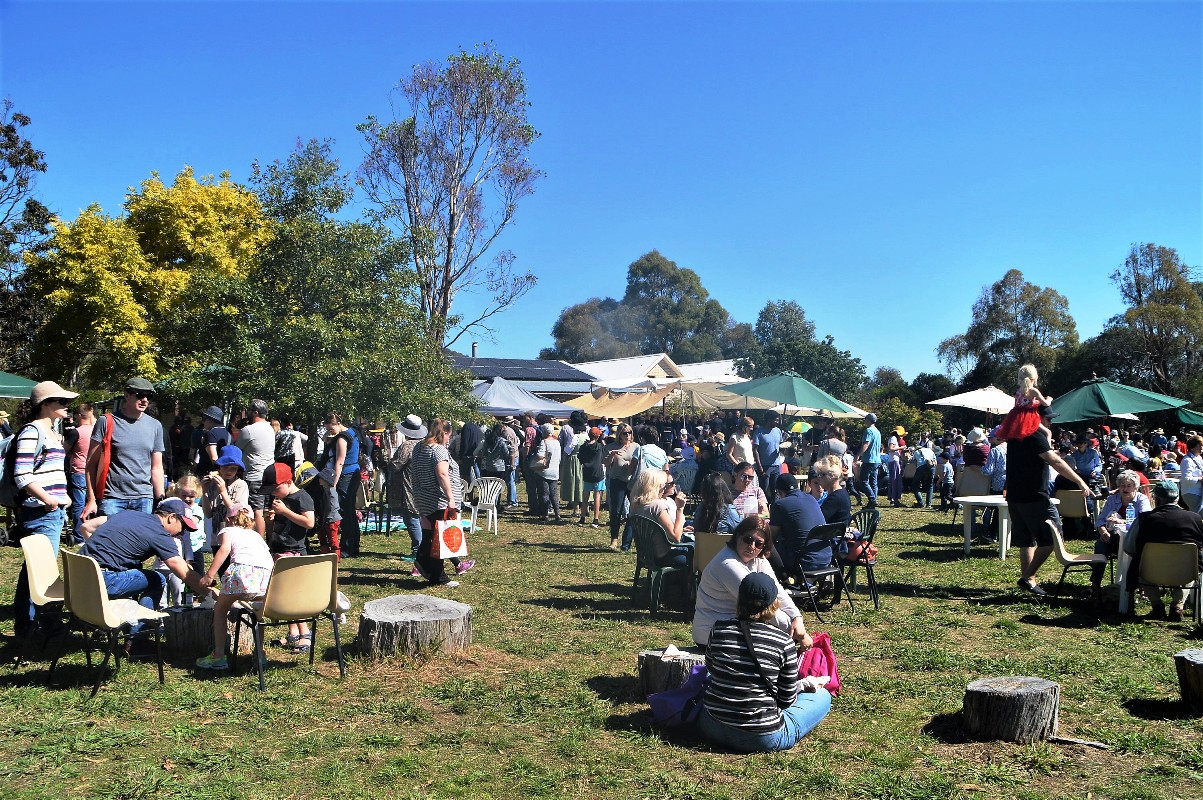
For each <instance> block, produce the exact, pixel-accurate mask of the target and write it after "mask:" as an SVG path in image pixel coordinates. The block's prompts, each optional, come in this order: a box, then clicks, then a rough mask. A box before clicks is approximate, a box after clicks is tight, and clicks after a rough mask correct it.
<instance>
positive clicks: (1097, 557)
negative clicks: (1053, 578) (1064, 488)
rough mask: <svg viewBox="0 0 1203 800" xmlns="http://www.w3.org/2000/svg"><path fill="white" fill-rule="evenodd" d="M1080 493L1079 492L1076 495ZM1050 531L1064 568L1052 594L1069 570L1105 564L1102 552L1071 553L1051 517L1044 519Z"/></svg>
mask: <svg viewBox="0 0 1203 800" xmlns="http://www.w3.org/2000/svg"><path fill="white" fill-rule="evenodd" d="M1081 496H1082V494H1081V493H1080V492H1079V493H1078V497H1081ZM1045 524H1046V525H1048V528H1049V530H1050V531H1052V532H1053V554H1054V555H1055V556H1056V557H1057V561H1058V562H1060V564H1061V566H1062V567H1064V569H1062V570H1061V580H1059V581H1057V588H1056V590H1055V591H1053V596H1054V597H1055V596H1057V595H1058V594H1059V593H1060V592H1061V584H1063V583H1065V576H1066V575H1068V574H1069V573H1071V572H1089V571H1090V570H1092V569H1094V568H1095V567H1096V566H1103V567H1105V566H1107V561H1108V558H1107V556H1106V555H1104V554H1103V553H1081V554H1079V553H1071V552H1069V550H1067V549H1066V547H1065V539H1064V538H1063V537H1062V536H1061V531H1060V529H1059V528H1057V526H1056V525H1055V524H1054V523H1053V521H1052V520H1051V519H1049V520H1045Z"/></svg>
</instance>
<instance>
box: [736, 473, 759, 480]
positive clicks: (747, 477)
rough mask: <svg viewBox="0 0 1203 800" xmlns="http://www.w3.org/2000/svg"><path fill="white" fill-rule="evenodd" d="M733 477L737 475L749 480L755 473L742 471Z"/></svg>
mask: <svg viewBox="0 0 1203 800" xmlns="http://www.w3.org/2000/svg"><path fill="white" fill-rule="evenodd" d="M735 477H737V478H743V479H744V480H745V481H750V480H752V479H753V478H755V477H756V476H755V475H753V474H751V473H743V472H741V473H739V474H738V475H736V476H735Z"/></svg>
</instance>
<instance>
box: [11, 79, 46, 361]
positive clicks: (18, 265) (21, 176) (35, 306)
mask: <svg viewBox="0 0 1203 800" xmlns="http://www.w3.org/2000/svg"><path fill="white" fill-rule="evenodd" d="M30 122H31V120H30V118H29V117H28V116H26V115H25V114H22V113H21V112H19V111H14V110H13V102H12V100H9V99H8V98H5V99H4V100H3V101H2V102H0V319H3V320H4V324H3V325H0V368H2V369H4V370H7V371H24V370H26V369H28V368H29V366H30V361H31V351H32V347H33V337H34V333H35V331H36V330H37V325H38V322H39V317H40V315H41V304H40V302H39V300H40V295H38V294H36V293H34V292H31V291H28V286H27V283H26V281H25V275H24V273H25V263H24V254H25V253H26V252H32V251H34V250H36V249H37V248H38V247H39V246H40V245H41V244H42V243H43V242H44V241H45V240H46V238H47V237H48V236H49V234H50V222H51V218H52V215H51V213H50V210H49V209H47V208H46V206H44V205H42V204H41V203H40V202H39V201H38V200H37V198H35V197H34V196H33V195H34V191H35V189H36V178H37V174H38V173H40V172H45V171H46V156H45V154H44V153H42V151H40V150H38V149H36V148H35V147H34V146H33V144H32V143H31V142H30V141H29V139H27V138H25V135H24V132H23V131H22V129H23V128H25V127H27V126H28V125H29V124H30Z"/></svg>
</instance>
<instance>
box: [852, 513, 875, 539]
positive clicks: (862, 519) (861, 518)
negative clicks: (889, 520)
mask: <svg viewBox="0 0 1203 800" xmlns="http://www.w3.org/2000/svg"><path fill="white" fill-rule="evenodd" d="M879 522H881V510H880V509H877V508H862V509H861V510H860V511H857V512H856V513H855V514H853V515H852V522H851V523H849V525H850V526H851V527H853V528H856V529H857V530H858V531H860V532H861V541H863V542H865V543H866V544H873V537H874V536H876V535H877V524H878V523H879Z"/></svg>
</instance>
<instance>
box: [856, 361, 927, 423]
mask: <svg viewBox="0 0 1203 800" xmlns="http://www.w3.org/2000/svg"><path fill="white" fill-rule="evenodd" d="M862 394H863V398H862V399H863V400H864V402H865V403H867V404H868V405H870V406H873V407H876V405H877V404H879V403H880V402H881V401H883V400H885V399H886V398H889V397H893V398H897V399H898V400H901V401H902V402H903V403H906V404H907V405H911V406H914V405H918V401H917V400H916V399H915V393H914V392H913V391H912V390H911V387H910V385H909V384H908V383H907V382H906V381H905V380H903V379H902V373H901V372H899V371H898V370H897V369H895V368H893V367H878V368H877V369H875V370H874V371H873V375H872V376H871V377H870V378H869V380H868V381H867V382H866V383H865V387H864V390H863V392H862ZM908 430H909V428H908Z"/></svg>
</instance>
